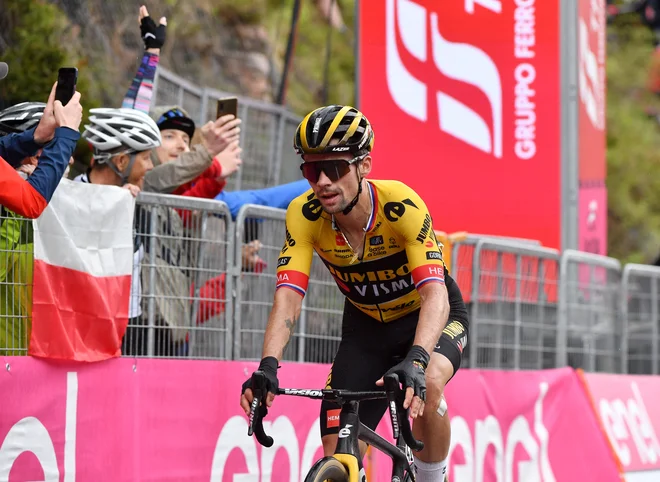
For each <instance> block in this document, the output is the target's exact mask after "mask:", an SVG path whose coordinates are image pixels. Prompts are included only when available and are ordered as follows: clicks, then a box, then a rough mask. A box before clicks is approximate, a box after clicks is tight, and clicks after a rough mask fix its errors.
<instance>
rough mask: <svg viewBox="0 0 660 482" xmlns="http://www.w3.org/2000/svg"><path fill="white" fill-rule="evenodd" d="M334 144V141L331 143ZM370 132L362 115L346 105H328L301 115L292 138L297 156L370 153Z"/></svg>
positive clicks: (372, 144)
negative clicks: (301, 117) (330, 153)
mask: <svg viewBox="0 0 660 482" xmlns="http://www.w3.org/2000/svg"><path fill="white" fill-rule="evenodd" d="M333 141H334V142H333ZM373 146H374V131H373V130H372V129H371V124H369V121H368V120H367V118H366V117H365V116H364V114H363V113H362V112H360V111H359V110H357V109H356V108H355V107H351V106H350V105H345V106H344V105H328V106H326V107H321V108H319V109H316V110H314V111H312V112H310V113H309V114H307V115H306V116H305V118H304V119H303V120H302V122H301V123H300V125H298V129H296V135H295V136H294V138H293V147H294V148H295V150H296V152H297V153H298V154H321V153H327V152H350V153H351V154H354V155H359V154H362V153H367V152H371V149H372V148H373Z"/></svg>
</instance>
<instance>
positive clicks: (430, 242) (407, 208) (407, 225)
mask: <svg viewBox="0 0 660 482" xmlns="http://www.w3.org/2000/svg"><path fill="white" fill-rule="evenodd" d="M402 194H403V195H402V196H400V197H401V198H403V199H401V201H400V202H398V201H395V202H391V203H387V204H386V205H385V206H384V210H385V216H386V218H387V219H388V220H389V221H390V225H391V226H392V228H393V229H395V230H396V231H397V232H398V233H399V235H400V236H401V237H402V238H403V239H404V240H405V245H406V256H407V257H408V263H409V265H410V271H411V273H412V277H413V282H414V283H415V288H417V289H419V288H420V287H422V286H423V285H425V284H426V283H430V282H436V283H444V282H445V264H444V261H443V259H442V250H441V249H440V246H439V245H438V241H437V239H436V237H435V232H434V231H433V221H432V219H431V215H430V214H429V211H428V208H427V207H426V204H425V203H424V201H423V200H422V198H421V197H419V195H418V194H417V193H416V192H415V191H413V190H412V189H410V188H408V187H405V189H404V190H403V191H402Z"/></svg>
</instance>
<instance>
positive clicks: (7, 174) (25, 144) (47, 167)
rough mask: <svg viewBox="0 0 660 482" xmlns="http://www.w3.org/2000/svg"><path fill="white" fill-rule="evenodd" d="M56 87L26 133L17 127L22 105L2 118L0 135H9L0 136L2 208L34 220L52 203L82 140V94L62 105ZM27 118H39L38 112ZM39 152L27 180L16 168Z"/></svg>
mask: <svg viewBox="0 0 660 482" xmlns="http://www.w3.org/2000/svg"><path fill="white" fill-rule="evenodd" d="M56 88H57V83H55V84H54V85H53V88H52V89H51V92H50V96H49V97H48V102H47V103H46V105H45V107H44V109H43V113H42V114H41V116H40V118H39V121H38V124H37V125H36V126H35V127H34V128H31V129H29V130H26V131H24V132H20V130H19V129H16V128H14V125H15V124H16V122H17V121H20V116H21V115H23V114H24V113H23V112H22V111H21V109H22V107H21V106H20V105H19V106H14V108H10V109H7V110H6V111H3V114H4V115H3V116H2V117H1V118H0V131H1V132H0V134H7V135H3V136H2V137H0V205H1V206H3V207H5V208H6V209H9V210H10V211H13V212H15V213H16V214H19V215H21V216H25V217H27V218H31V219H34V218H37V217H39V216H40V215H41V213H42V212H43V210H44V209H45V208H46V206H47V205H48V203H49V202H50V199H51V197H52V196H53V193H54V192H55V189H56V188H57V186H58V184H59V182H60V180H61V179H62V175H63V174H64V172H65V170H66V168H67V167H68V166H69V160H70V158H71V155H72V154H73V151H74V149H75V147H76V142H77V141H78V139H79V138H80V133H79V131H78V129H79V127H80V122H81V120H82V112H83V111H82V106H81V105H80V93H79V92H75V93H74V95H73V97H72V98H71V100H70V101H69V102H68V103H67V104H66V105H62V103H61V102H60V101H58V100H55V91H56ZM12 109H13V110H12ZM27 115H28V116H29V115H36V116H39V114H38V112H37V113H33V114H30V113H28V114H27ZM39 150H41V155H40V156H39V158H38V163H37V166H36V168H35V169H34V172H33V173H32V175H30V176H29V177H28V178H27V179H24V178H23V177H21V176H20V175H19V174H18V172H16V171H15V169H16V168H17V167H19V166H20V165H21V163H22V162H23V161H24V159H26V158H29V157H32V156H34V155H35V154H37V152H38V151H39Z"/></svg>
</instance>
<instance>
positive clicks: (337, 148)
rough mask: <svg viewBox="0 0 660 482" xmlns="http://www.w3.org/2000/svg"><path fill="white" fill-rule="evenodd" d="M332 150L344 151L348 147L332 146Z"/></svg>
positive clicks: (348, 148)
mask: <svg viewBox="0 0 660 482" xmlns="http://www.w3.org/2000/svg"><path fill="white" fill-rule="evenodd" d="M332 150H333V151H334V152H344V151H348V150H350V147H342V146H340V147H333V148H332Z"/></svg>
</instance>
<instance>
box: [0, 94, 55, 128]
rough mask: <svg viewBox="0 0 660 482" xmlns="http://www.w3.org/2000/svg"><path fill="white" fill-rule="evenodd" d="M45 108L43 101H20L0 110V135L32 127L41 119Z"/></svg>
mask: <svg viewBox="0 0 660 482" xmlns="http://www.w3.org/2000/svg"><path fill="white" fill-rule="evenodd" d="M45 108H46V104H44V103H43V102H21V103H20V104H16V105H12V106H11V107H7V108H6V109H5V110H3V111H0V136H6V135H7V134H12V133H14V132H25V131H27V130H30V129H32V128H33V127H35V126H36V125H37V124H38V123H39V121H40V120H41V117H42V116H43V114H44V109H45Z"/></svg>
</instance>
